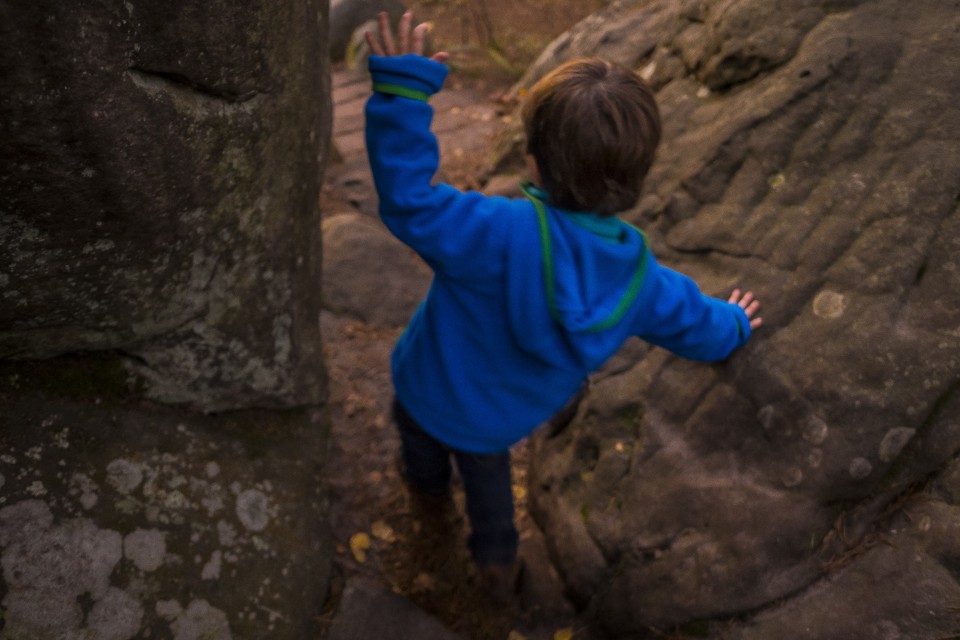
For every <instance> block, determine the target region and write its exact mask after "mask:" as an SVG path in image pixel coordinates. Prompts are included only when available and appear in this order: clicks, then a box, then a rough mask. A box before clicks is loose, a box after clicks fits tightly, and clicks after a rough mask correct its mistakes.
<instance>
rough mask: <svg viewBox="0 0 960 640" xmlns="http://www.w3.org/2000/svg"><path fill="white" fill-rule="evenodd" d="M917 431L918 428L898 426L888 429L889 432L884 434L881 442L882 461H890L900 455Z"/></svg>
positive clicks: (880, 453)
mask: <svg viewBox="0 0 960 640" xmlns="http://www.w3.org/2000/svg"><path fill="white" fill-rule="evenodd" d="M916 433H917V430H916V429H909V428H907V427H898V428H896V429H890V431H887V434H886V435H885V436H883V440H882V441H881V442H880V450H879V457H880V461H881V462H890V461H891V460H893V459H894V458H896V457H897V456H898V455H900V452H901V451H903V448H904V447H905V446H907V443H908V442H910V440H911V439H912V438H913V436H914V434H916Z"/></svg>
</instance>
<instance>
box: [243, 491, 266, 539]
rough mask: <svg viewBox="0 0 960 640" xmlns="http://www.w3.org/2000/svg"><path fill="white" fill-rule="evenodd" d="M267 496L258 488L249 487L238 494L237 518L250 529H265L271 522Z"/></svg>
mask: <svg viewBox="0 0 960 640" xmlns="http://www.w3.org/2000/svg"><path fill="white" fill-rule="evenodd" d="M267 507H268V501H267V496H266V495H264V493H263V492H262V491H258V490H257V489H247V490H246V491H243V492H242V493H240V495H238V496H237V506H236V512H237V518H239V519H240V524H242V525H243V526H244V527H246V528H247V529H248V530H250V531H263V530H264V529H266V528H267V524H269V522H270V515H269V513H268V512H267Z"/></svg>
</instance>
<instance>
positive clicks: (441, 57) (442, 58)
mask: <svg viewBox="0 0 960 640" xmlns="http://www.w3.org/2000/svg"><path fill="white" fill-rule="evenodd" d="M449 57H450V54H449V53H447V52H446V51H440V52H437V53H435V54H433V55H432V56H430V59H431V60H433V61H434V62H446V61H447V58H449Z"/></svg>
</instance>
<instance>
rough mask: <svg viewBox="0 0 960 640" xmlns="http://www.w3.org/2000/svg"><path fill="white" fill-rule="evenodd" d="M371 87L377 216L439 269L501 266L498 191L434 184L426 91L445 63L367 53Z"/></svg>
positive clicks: (433, 88) (438, 80) (472, 271)
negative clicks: (491, 194) (497, 256)
mask: <svg viewBox="0 0 960 640" xmlns="http://www.w3.org/2000/svg"><path fill="white" fill-rule="evenodd" d="M369 68H370V74H371V77H372V79H373V88H374V94H373V95H372V96H371V97H370V99H369V100H368V101H367V105H366V144H367V154H368V156H369V159H370V168H371V170H372V173H373V179H374V184H375V185H376V189H377V195H378V196H379V199H380V217H381V219H382V220H383V222H384V224H386V226H387V227H388V228H389V229H390V231H391V232H392V233H393V234H394V235H395V236H396V237H397V238H399V239H400V240H401V241H402V242H404V243H405V244H407V245H408V246H410V247H411V248H413V249H414V250H415V251H416V252H417V253H419V254H420V255H421V256H422V257H423V258H424V260H426V262H427V263H428V264H429V265H430V266H431V267H432V268H433V269H434V270H435V271H436V272H437V273H438V274H445V275H450V276H454V277H456V276H462V277H476V276H483V275H486V274H489V273H490V272H491V270H494V269H496V268H499V265H500V263H501V262H502V261H501V260H497V259H493V258H494V256H493V254H495V253H496V251H497V250H498V249H497V247H502V245H503V238H504V237H505V232H504V231H503V229H502V222H503V221H500V224H497V221H496V220H495V217H496V216H495V213H496V212H497V210H498V205H497V202H498V201H499V200H502V199H500V198H490V197H487V196H484V195H483V194H480V193H474V192H468V193H463V192H461V191H459V190H457V189H455V188H453V187H451V186H450V185H446V184H432V180H433V177H434V174H435V173H436V171H437V167H438V164H439V160H440V155H439V149H438V145H437V140H436V137H435V136H434V135H433V133H432V132H431V131H430V124H431V120H432V118H433V108H432V107H431V106H430V105H429V104H428V103H427V102H426V100H427V98H428V97H429V96H430V95H432V94H433V93H436V92H437V91H439V90H440V88H441V86H442V85H443V81H444V79H445V78H446V73H447V68H446V67H445V66H444V65H442V64H440V63H438V62H434V61H432V60H430V59H428V58H424V57H422V56H416V55H406V56H392V57H381V56H370V61H369Z"/></svg>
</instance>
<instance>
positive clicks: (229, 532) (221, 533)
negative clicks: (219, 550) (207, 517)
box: [217, 520, 237, 547]
mask: <svg viewBox="0 0 960 640" xmlns="http://www.w3.org/2000/svg"><path fill="white" fill-rule="evenodd" d="M217 540H219V541H220V546H221V547H232V546H233V545H234V543H236V541H237V530H236V529H235V528H234V526H233V525H232V524H230V523H229V522H227V521H226V520H220V521H219V522H217Z"/></svg>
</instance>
